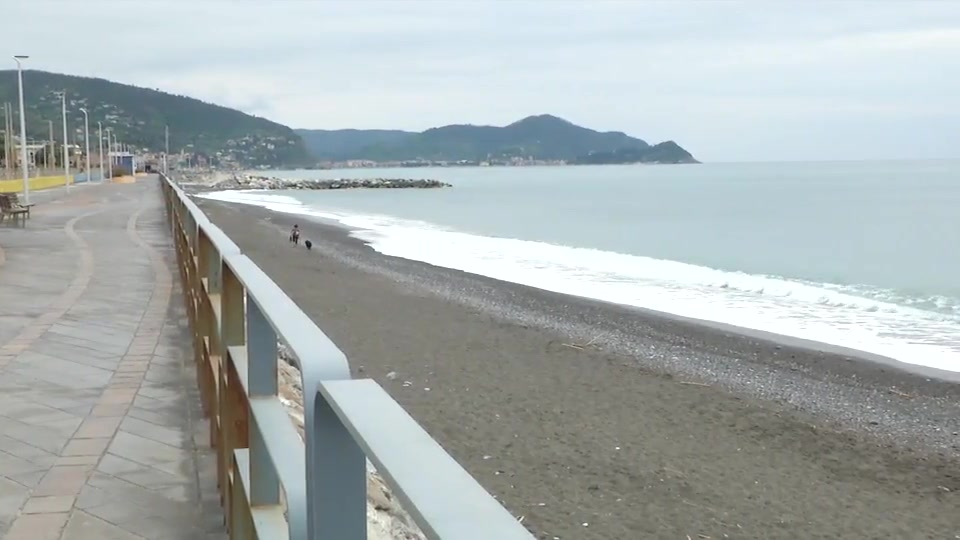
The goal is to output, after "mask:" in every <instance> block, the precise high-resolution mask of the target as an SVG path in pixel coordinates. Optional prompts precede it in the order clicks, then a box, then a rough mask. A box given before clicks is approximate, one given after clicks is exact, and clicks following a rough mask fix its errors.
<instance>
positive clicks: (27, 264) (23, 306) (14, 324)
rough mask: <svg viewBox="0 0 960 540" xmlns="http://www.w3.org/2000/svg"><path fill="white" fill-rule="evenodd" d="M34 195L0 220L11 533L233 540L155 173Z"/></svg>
mask: <svg viewBox="0 0 960 540" xmlns="http://www.w3.org/2000/svg"><path fill="white" fill-rule="evenodd" d="M38 195H39V194H38ZM34 201H35V202H37V203H38V205H37V206H36V207H35V208H34V209H33V217H32V219H31V220H29V221H28V222H27V225H26V227H19V226H12V225H10V224H9V222H8V221H5V222H4V223H3V224H2V225H0V538H3V539H4V540H47V539H59V538H64V539H66V540H87V539H90V540H93V539H98V540H128V539H144V538H146V539H156V540H174V539H214V538H225V537H226V535H225V534H223V527H222V519H223V518H222V513H221V511H220V506H219V495H218V494H217V491H216V472H215V461H214V456H213V454H212V451H211V450H210V449H209V447H208V444H207V443H208V439H209V435H208V429H207V427H206V425H205V421H204V420H203V419H202V415H201V414H200V404H199V398H198V395H197V388H196V382H195V370H194V368H193V366H192V359H191V358H190V355H189V351H190V337H189V331H188V329H187V326H186V325H187V323H186V315H185V311H184V308H183V301H182V298H181V294H180V286H179V276H178V275H177V274H176V273H175V272H176V270H175V263H174V254H173V248H172V244H171V238H170V234H169V232H168V228H167V225H166V218H165V216H164V212H163V204H162V195H161V192H160V186H159V183H158V180H157V179H156V178H155V177H150V178H147V179H142V180H141V181H140V182H138V183H136V184H106V185H90V186H86V185H83V186H77V187H74V188H72V189H71V190H70V191H69V193H68V192H67V190H60V191H59V192H57V193H50V194H43V195H41V196H37V197H34Z"/></svg>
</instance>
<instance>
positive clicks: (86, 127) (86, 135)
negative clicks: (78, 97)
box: [80, 107, 90, 183]
mask: <svg viewBox="0 0 960 540" xmlns="http://www.w3.org/2000/svg"><path fill="white" fill-rule="evenodd" d="M80 112H82V113H83V144H84V148H85V149H84V153H85V155H86V158H87V171H86V173H87V174H86V176H85V178H86V179H87V182H88V183H89V182H90V116H89V115H88V114H87V109H85V108H83V107H80Z"/></svg>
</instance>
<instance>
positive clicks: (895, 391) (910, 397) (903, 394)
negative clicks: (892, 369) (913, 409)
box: [890, 386, 917, 399]
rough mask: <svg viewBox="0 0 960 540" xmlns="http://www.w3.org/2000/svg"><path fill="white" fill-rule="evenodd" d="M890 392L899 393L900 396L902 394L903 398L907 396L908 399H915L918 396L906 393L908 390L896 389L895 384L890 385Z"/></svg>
mask: <svg viewBox="0 0 960 540" xmlns="http://www.w3.org/2000/svg"><path fill="white" fill-rule="evenodd" d="M890 393H891V394H896V395H898V396H900V397H902V398H906V399H913V398H915V397H917V396H915V395H913V394H908V393H906V392H901V391H900V390H897V389H896V388H895V387H893V386H891V387H890Z"/></svg>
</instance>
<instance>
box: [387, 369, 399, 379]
mask: <svg viewBox="0 0 960 540" xmlns="http://www.w3.org/2000/svg"><path fill="white" fill-rule="evenodd" d="M397 377H398V375H397V372H396V371H391V372H390V373H387V380H388V381H395V380H397Z"/></svg>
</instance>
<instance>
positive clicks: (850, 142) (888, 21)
mask: <svg viewBox="0 0 960 540" xmlns="http://www.w3.org/2000/svg"><path fill="white" fill-rule="evenodd" d="M5 16H10V17H11V20H15V21H25V23H24V24H17V25H13V26H12V27H10V29H11V30H12V35H10V36H9V38H10V39H9V41H10V42H11V43H17V44H20V45H19V46H20V47H23V50H24V51H25V52H26V53H28V54H31V55H32V56H33V58H32V59H31V61H30V65H31V66H32V67H35V68H38V69H47V70H51V71H61V72H67V73H75V74H81V75H93V76H101V77H106V78H109V79H113V80H118V81H123V82H128V83H132V84H139V85H142V86H147V87H151V88H152V87H159V88H162V89H166V90H169V91H172V92H175V93H182V94H188V95H192V96H195V97H198V98H201V99H204V100H207V101H213V102H217V103H220V104H223V105H227V106H231V107H236V108H240V109H242V110H245V111H247V112H251V113H254V114H258V115H261V116H266V117H268V118H271V119H273V120H276V121H279V122H283V123H286V124H289V125H293V126H296V127H318V128H338V127H361V128H362V127H391V128H404V129H424V128H427V127H431V126H435V125H441V124H446V123H453V122H458V123H460V122H470V123H486V124H504V123H508V122H510V121H513V120H516V119H517V118H519V117H522V116H525V115H528V114H535V113H542V112H550V113H554V114H558V115H560V116H564V117H567V118H569V119H570V120H572V121H574V122H577V123H581V124H583V125H587V126H590V127H594V128H597V129H612V130H622V131H627V132H629V133H632V134H635V135H637V136H639V137H642V138H644V139H648V140H652V141H657V140H663V139H674V140H677V141H679V142H680V143H681V144H684V145H685V146H689V147H690V149H691V150H692V151H693V152H694V153H695V154H696V155H697V156H698V157H701V158H702V159H705V160H751V159H837V158H840V157H847V158H864V159H866V158H878V157H884V158H889V157H904V158H911V157H938V156H939V157H960V154H958V152H960V150H957V148H956V147H955V145H953V144H947V143H946V141H948V140H953V139H955V138H956V137H955V133H956V125H953V126H952V127H951V124H950V121H951V120H953V119H956V118H957V114H958V111H960V70H957V69H956V65H957V64H956V58H958V53H960V3H956V2H950V1H940V2H936V1H931V2H922V1H912V2H877V1H869V2H865V1H864V2H855V1H848V2H827V1H809V2H767V1H763V0H757V1H747V0H743V1H719V0H718V1H698V2H694V1H690V2H686V1H679V0H675V1H666V0H664V1H656V0H650V1H639V0H623V1H614V0H590V1H572V0H569V1H568V0H541V1H524V0H460V1H458V0H444V1H437V0H426V1H418V2H414V1H403V0H387V1H374V0H347V1H338V0H326V1H323V2H316V1H307V0H274V1H272V2H260V1H255V0H136V1H134V0H113V1H109V0H85V1H84V2H73V1H68V0H13V5H12V6H10V5H7V6H5ZM38 36H45V37H46V39H38ZM878 132H882V133H884V134H885V135H884V136H882V137H879V136H877V133H878ZM838 136H842V137H844V139H842V140H838Z"/></svg>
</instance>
